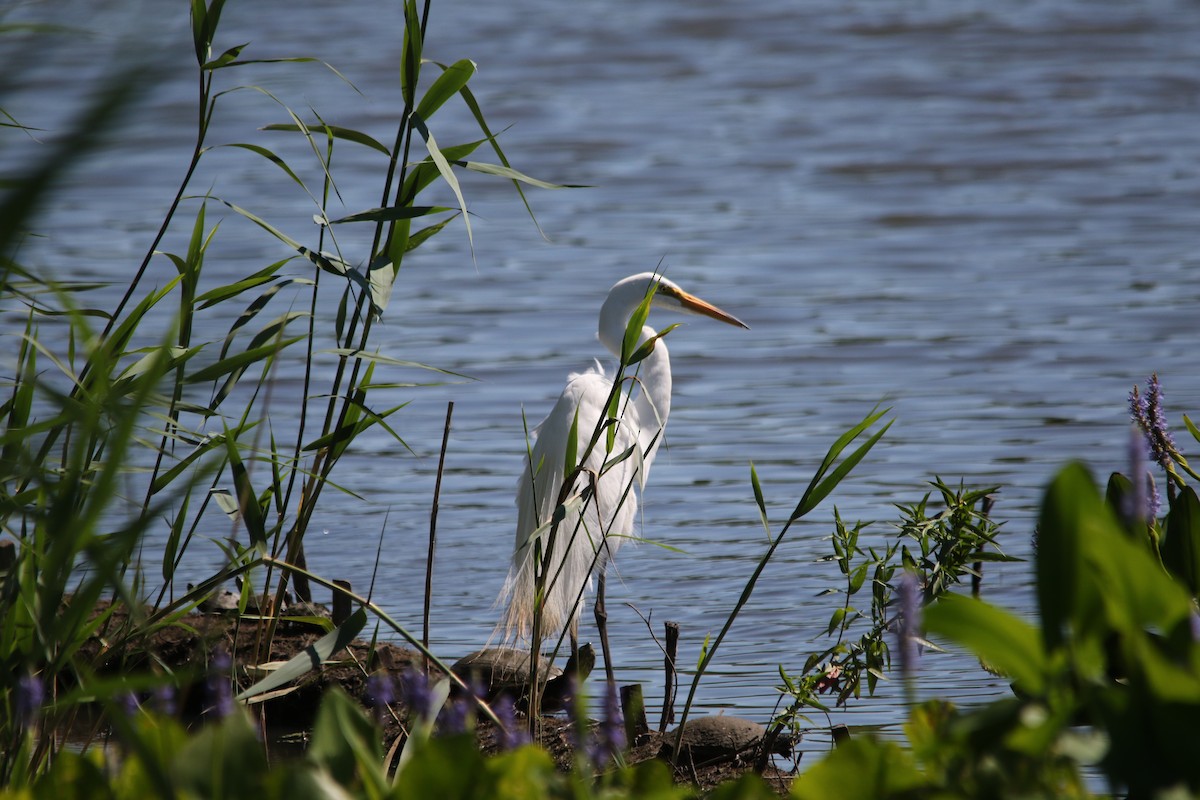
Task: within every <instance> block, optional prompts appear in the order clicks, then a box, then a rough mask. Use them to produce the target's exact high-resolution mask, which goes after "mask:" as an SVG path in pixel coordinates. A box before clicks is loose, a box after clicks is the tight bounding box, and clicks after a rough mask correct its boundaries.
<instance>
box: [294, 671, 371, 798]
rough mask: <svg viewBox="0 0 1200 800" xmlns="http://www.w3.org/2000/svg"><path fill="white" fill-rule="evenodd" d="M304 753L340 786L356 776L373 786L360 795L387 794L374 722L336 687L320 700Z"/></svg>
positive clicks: (350, 783)
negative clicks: (309, 739) (310, 736)
mask: <svg viewBox="0 0 1200 800" xmlns="http://www.w3.org/2000/svg"><path fill="white" fill-rule="evenodd" d="M304 757H305V760H307V761H310V762H312V763H313V764H316V765H317V766H318V767H320V768H322V769H323V770H325V771H326V772H327V773H329V775H331V776H332V777H333V779H334V780H335V781H336V782H337V783H338V784H339V785H340V786H346V787H348V786H353V785H355V784H356V783H357V781H356V780H355V778H356V777H357V778H358V779H360V780H362V781H363V782H364V783H368V784H370V785H371V788H372V789H373V791H372V792H370V793H368V794H364V795H363V796H368V797H382V796H384V795H386V794H387V776H386V775H385V774H384V773H383V763H384V759H383V747H382V746H381V744H380V740H379V735H378V733H377V731H376V730H375V725H374V724H373V723H372V722H371V720H369V719H368V718H367V717H366V715H365V714H363V712H362V709H361V708H359V707H358V705H357V704H356V703H355V702H354V701H353V700H351V699H350V698H349V697H347V696H346V693H345V692H344V691H342V690H341V688H339V687H334V690H333V691H331V692H326V694H325V697H324V699H323V700H322V701H321V708H320V710H319V711H318V712H317V719H316V722H315V723H314V724H313V731H312V740H311V741H310V742H309V745H308V747H307V748H306V750H305V754H304Z"/></svg>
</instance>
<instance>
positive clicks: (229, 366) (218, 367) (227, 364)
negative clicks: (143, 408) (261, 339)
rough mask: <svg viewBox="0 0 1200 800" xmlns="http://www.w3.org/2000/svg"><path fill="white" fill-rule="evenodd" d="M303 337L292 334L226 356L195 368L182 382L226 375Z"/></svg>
mask: <svg viewBox="0 0 1200 800" xmlns="http://www.w3.org/2000/svg"><path fill="white" fill-rule="evenodd" d="M304 338H305V337H304V336H293V337H292V338H290V339H283V340H281V341H278V342H274V341H272V342H269V343H267V344H264V345H262V346H261V347H254V348H251V349H248V350H245V351H244V352H241V353H236V354H234V355H232V356H229V357H228V358H223V359H221V360H220V361H218V362H216V363H215V364H210V365H209V366H207V367H202V368H200V369H198V370H196V371H195V372H193V373H192V374H191V375H188V376H187V377H186V378H184V383H204V382H206V381H211V380H215V379H217V378H220V377H222V376H224V375H228V374H229V373H231V372H234V371H236V370H239V369H245V368H246V367H247V366H249V365H250V364H253V363H255V362H258V361H262V360H263V359H264V358H266V357H267V356H272V355H274V354H276V353H278V352H279V351H280V350H283V349H284V348H287V347H290V346H291V345H293V344H295V343H296V342H299V341H301V340H302V339H304Z"/></svg>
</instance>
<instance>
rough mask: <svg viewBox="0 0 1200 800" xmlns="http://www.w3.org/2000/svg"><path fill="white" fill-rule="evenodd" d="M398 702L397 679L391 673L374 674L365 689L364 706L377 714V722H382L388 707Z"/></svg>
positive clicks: (369, 678) (368, 678) (370, 676)
mask: <svg viewBox="0 0 1200 800" xmlns="http://www.w3.org/2000/svg"><path fill="white" fill-rule="evenodd" d="M394 702H396V679H395V678H393V677H392V675H391V673H390V672H387V671H381V672H372V673H371V674H370V675H369V676H368V677H367V685H366V687H365V688H364V689H363V705H365V706H366V707H367V708H370V709H372V710H373V711H374V712H375V721H376V722H382V721H383V718H384V714H385V713H386V712H387V707H388V706H390V705H391V704H392V703H394Z"/></svg>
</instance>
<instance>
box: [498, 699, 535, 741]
mask: <svg viewBox="0 0 1200 800" xmlns="http://www.w3.org/2000/svg"><path fill="white" fill-rule="evenodd" d="M492 712H493V713H494V714H495V715H496V719H498V720H499V721H500V730H499V731H497V737H498V741H499V743H500V749H501V750H515V749H516V748H518V747H520V746H521V745H525V744H529V731H527V730H525V728H524V727H523V726H521V725H518V724H517V706H516V704H515V703H513V699H512V698H511V697H509V696H508V695H501V697H500V698H499V699H498V700H496V702H494V703H492Z"/></svg>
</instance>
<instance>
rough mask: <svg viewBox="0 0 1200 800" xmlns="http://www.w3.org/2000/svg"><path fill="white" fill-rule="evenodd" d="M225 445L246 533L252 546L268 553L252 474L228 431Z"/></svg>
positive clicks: (260, 508) (264, 526) (265, 532)
mask: <svg viewBox="0 0 1200 800" xmlns="http://www.w3.org/2000/svg"><path fill="white" fill-rule="evenodd" d="M225 444H226V447H225V452H226V454H227V455H228V456H229V468H230V471H231V472H232V474H233V486H234V489H235V491H236V492H237V500H238V509H239V510H240V511H241V519H242V523H243V524H244V525H245V526H246V533H247V534H248V535H249V536H250V544H251V545H252V546H254V547H256V548H258V549H259V550H260V551H261V552H266V548H267V531H266V522H265V520H264V519H263V512H262V506H260V505H259V502H258V495H257V494H255V493H254V487H253V486H252V485H251V484H250V474H249V473H248V472H247V470H246V465H245V464H243V463H242V456H241V453H239V452H238V449H237V441H236V440H235V439H234V437H232V436H229V435H228V431H227V432H226V436H225Z"/></svg>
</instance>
